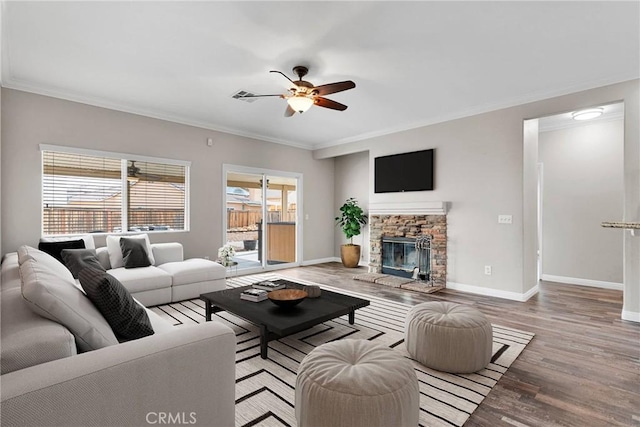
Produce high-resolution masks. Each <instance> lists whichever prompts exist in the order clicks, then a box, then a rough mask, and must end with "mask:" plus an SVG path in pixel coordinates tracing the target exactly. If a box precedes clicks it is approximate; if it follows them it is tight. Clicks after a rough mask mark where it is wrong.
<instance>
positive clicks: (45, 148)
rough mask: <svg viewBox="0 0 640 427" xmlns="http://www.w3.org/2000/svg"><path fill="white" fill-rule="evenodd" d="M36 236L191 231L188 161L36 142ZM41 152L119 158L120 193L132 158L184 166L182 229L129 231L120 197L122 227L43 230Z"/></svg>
mask: <svg viewBox="0 0 640 427" xmlns="http://www.w3.org/2000/svg"><path fill="white" fill-rule="evenodd" d="M39 149H40V236H41V237H71V236H80V235H85V234H91V235H96V236H101V235H109V234H118V235H128V234H140V233H152V234H155V233H185V232H189V231H191V209H190V204H191V179H190V175H191V161H188V160H176V159H167V158H163V157H152V156H142V155H139V154H129V153H118V152H113V151H101V150H92V149H87V148H77V147H67V146H62V145H52V144H40V145H39ZM45 152H54V153H68V154H76V155H84V156H92V157H106V158H111V159H117V160H120V161H121V169H120V172H121V175H120V180H121V184H122V194H123V195H124V194H125V192H126V191H129V188H128V183H127V166H128V162H130V161H136V162H150V163H161V164H167V165H172V166H183V167H184V168H185V170H184V229H182V230H147V231H142V232H141V231H129V221H128V220H129V214H128V212H129V206H127V203H126V201H125V198H124V197H123V198H122V205H121V207H120V209H121V216H122V220H121V222H122V224H121V228H122V231H120V232H117V231H113V232H104V233H90V232H88V231H87V232H85V233H76V234H47V235H45V234H44V209H43V206H44V153H45Z"/></svg>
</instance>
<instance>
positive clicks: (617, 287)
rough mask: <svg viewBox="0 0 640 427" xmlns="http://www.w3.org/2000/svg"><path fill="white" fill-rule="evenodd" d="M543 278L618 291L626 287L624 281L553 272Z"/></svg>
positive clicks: (549, 280)
mask: <svg viewBox="0 0 640 427" xmlns="http://www.w3.org/2000/svg"><path fill="white" fill-rule="evenodd" d="M541 280H544V281H547V282H559V283H567V284H569V285H580V286H590V287H592V288H603V289H614V290H616V291H622V290H623V289H624V285H623V284H622V283H616V282H605V281H602V280H591V279H580V278H578V277H566V276H554V275H552V274H543V275H542V277H541Z"/></svg>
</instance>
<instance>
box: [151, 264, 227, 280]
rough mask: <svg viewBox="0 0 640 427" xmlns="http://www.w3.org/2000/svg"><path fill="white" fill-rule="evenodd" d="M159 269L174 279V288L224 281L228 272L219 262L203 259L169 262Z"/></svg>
mask: <svg viewBox="0 0 640 427" xmlns="http://www.w3.org/2000/svg"><path fill="white" fill-rule="evenodd" d="M158 268H160V269H162V270H164V271H166V272H167V273H168V274H170V275H171V277H173V286H180V285H186V284H190V283H198V282H206V281H209V280H216V279H224V277H225V274H226V272H227V270H226V269H225V268H224V267H223V266H221V265H220V264H218V263H217V262H214V261H210V260H207V259H201V258H192V259H187V260H184V261H181V262H168V263H166V264H162V265H159V266H158Z"/></svg>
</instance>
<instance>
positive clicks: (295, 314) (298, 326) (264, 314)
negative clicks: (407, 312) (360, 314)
mask: <svg viewBox="0 0 640 427" xmlns="http://www.w3.org/2000/svg"><path fill="white" fill-rule="evenodd" d="M272 281H273V282H275V283H284V284H285V285H286V286H287V288H289V289H302V288H303V287H304V286H303V285H301V284H299V283H295V282H291V281H289V280H283V279H279V280H272ZM249 288H251V286H243V287H240V288H234V289H225V290H222V291H216V292H209V293H206V294H202V295H200V299H201V300H203V301H204V302H205V310H206V319H207V321H211V315H212V314H213V313H216V312H218V311H228V312H229V313H233V314H235V315H236V316H239V317H242V318H243V319H245V320H247V321H249V322H251V323H253V324H254V325H256V326H259V327H260V356H261V357H262V358H263V359H266V358H267V344H268V343H269V341H273V340H275V339H279V338H282V337H286V336H287V335H291V334H295V333H297V332H300V331H304V330H305V329H309V328H310V327H312V326H315V325H317V324H319V323H322V322H326V321H327V320H331V319H335V318H336V317H340V316H344V315H345V314H348V315H349V323H350V324H352V325H353V323H354V321H355V311H356V310H357V309H358V308H362V307H366V306H368V305H369V301H367V300H366V299H362V298H356V297H352V296H349V295H343V294H339V293H337V292H331V291H326V290H324V289H323V290H322V294H321V295H320V297H319V298H305V299H304V301H302V302H301V303H300V304H298V305H296V306H295V307H292V308H287V309H284V308H281V307H278V306H277V305H275V304H274V303H272V302H271V301H269V300H265V301H261V302H251V301H245V300H241V299H240V294H241V293H242V291H244V290H245V289H249Z"/></svg>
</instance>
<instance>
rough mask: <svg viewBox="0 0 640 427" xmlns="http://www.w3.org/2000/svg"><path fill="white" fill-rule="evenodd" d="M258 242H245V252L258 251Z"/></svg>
mask: <svg viewBox="0 0 640 427" xmlns="http://www.w3.org/2000/svg"><path fill="white" fill-rule="evenodd" d="M256 243H258V241H257V240H243V241H242V244H243V245H244V250H245V251H255V250H256Z"/></svg>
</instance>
